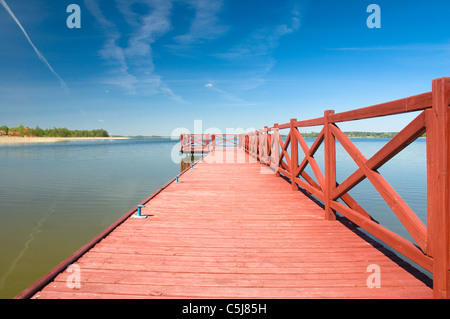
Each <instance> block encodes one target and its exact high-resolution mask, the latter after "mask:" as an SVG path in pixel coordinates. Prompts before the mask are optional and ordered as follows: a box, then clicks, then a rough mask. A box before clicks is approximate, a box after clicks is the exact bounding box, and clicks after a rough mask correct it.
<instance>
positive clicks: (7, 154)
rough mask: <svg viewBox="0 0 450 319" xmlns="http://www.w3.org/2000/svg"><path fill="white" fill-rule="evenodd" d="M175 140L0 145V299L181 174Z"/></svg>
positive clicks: (23, 285)
mask: <svg viewBox="0 0 450 319" xmlns="http://www.w3.org/2000/svg"><path fill="white" fill-rule="evenodd" d="M176 143H177V141H172V140H170V139H130V140H111V141H110V140H106V141H77V142H66V143H53V144H40V145H38V144H36V145H17V146H1V147H0V181H1V184H0V243H1V246H0V256H1V257H0V297H1V298H11V297H14V296H15V295H17V293H19V292H21V291H22V290H23V289H24V288H26V287H28V286H29V285H30V284H32V283H34V282H35V281H36V280H37V279H39V278H40V277H42V276H43V275H45V274H46V273H47V272H48V271H49V270H51V269H52V268H53V267H55V266H56V265H57V264H59V263H60V262H61V261H62V260H64V259H65V258H67V257H68V256H70V255H71V254H72V253H73V252H75V251H76V250H78V249H79V248H80V247H81V246H83V245H84V244H86V243H87V242H88V241H90V240H91V239H92V238H94V237H95V236H96V235H98V234H99V233H100V232H101V231H103V230H104V229H105V228H107V227H108V226H110V225H111V224H112V223H113V222H114V221H116V220H117V219H119V218H120V217H121V216H123V215H124V214H125V213H126V212H127V211H129V210H130V209H131V208H133V207H134V206H135V205H137V204H138V203H139V202H141V201H142V200H144V199H145V198H147V197H148V196H149V195H150V194H152V193H153V192H154V191H156V190H157V189H158V188H160V187H161V186H163V185H164V184H165V183H166V182H168V181H169V180H171V179H172V178H173V177H174V176H175V175H176V174H178V173H179V170H180V164H175V163H174V162H173V161H172V159H171V151H172V148H173V147H174V146H175V145H176Z"/></svg>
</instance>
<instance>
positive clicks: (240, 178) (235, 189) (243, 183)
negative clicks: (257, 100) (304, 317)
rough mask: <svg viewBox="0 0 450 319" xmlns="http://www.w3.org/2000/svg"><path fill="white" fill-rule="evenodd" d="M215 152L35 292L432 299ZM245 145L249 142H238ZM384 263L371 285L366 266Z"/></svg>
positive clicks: (361, 240)
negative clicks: (76, 277)
mask: <svg viewBox="0 0 450 319" xmlns="http://www.w3.org/2000/svg"><path fill="white" fill-rule="evenodd" d="M226 152H234V151H228V150H216V151H215V152H213V153H210V154H208V156H207V157H206V158H205V160H204V161H203V162H200V163H197V165H196V169H194V170H188V171H186V173H185V174H184V175H183V176H182V177H181V178H179V183H172V184H170V186H169V187H167V188H166V189H165V190H164V191H163V192H161V193H160V194H159V195H158V196H156V197H154V198H153V199H152V200H151V202H149V203H147V204H146V207H145V208H143V209H142V214H144V215H147V216H148V217H147V218H146V219H133V218H129V219H127V220H125V221H124V222H123V223H121V224H120V225H119V226H118V227H117V228H115V230H114V231H113V232H111V233H110V234H109V235H108V236H107V237H105V238H103V239H102V240H101V241H100V242H99V243H98V244H96V245H95V246H93V247H92V248H91V249H90V250H89V251H87V252H86V253H85V254H84V255H83V256H81V257H80V258H79V259H78V260H76V261H74V262H75V263H76V264H77V265H78V266H79V267H80V269H81V282H80V287H79V288H71V287H69V286H68V285H67V280H68V279H70V277H69V276H70V275H71V273H70V272H68V271H63V272H61V273H60V274H59V275H58V276H56V278H55V280H54V281H53V282H51V283H49V284H48V285H46V286H45V287H44V288H43V289H41V291H39V292H37V293H36V294H35V295H34V296H33V298H37V299H45V298H94V299H101V298H116V299H118V298H127V299H130V298H146V299H148V298H269V299H272V298H396V299H397V298H430V297H431V296H432V289H431V288H430V287H429V283H428V282H427V281H423V280H420V279H418V276H419V275H420V273H419V272H418V271H417V270H413V269H412V268H411V267H410V266H408V264H407V263H406V262H405V261H402V260H400V259H399V258H398V257H397V256H396V255H394V254H393V253H392V252H390V251H388V250H386V249H385V248H384V247H383V246H382V245H381V244H379V243H377V242H375V241H373V240H370V239H368V238H366V237H365V236H364V235H363V234H362V233H361V232H359V230H358V229H357V228H355V227H354V226H352V224H350V223H347V222H346V221H345V220H344V221H340V220H336V221H325V220H324V219H323V209H322V208H321V207H320V206H319V205H317V204H316V203H314V202H313V201H311V200H310V199H309V198H308V197H306V196H305V195H303V194H302V193H300V192H292V191H291V190H290V189H291V186H290V185H289V183H287V182H286V181H285V180H284V179H282V178H278V177H276V176H275V175H274V174H270V175H269V174H262V173H261V168H263V167H264V166H262V165H261V164H259V163H238V162H233V163H230V162H226V163H218V161H216V160H215V159H214V157H218V158H221V157H227V156H226V155H224V153H226ZM239 152H242V153H243V154H244V151H243V150H240V151H239ZM371 264H377V265H379V266H380V267H381V270H382V274H381V278H382V286H381V288H379V289H378V288H377V289H370V288H369V287H368V286H367V278H368V276H369V275H370V273H368V272H367V267H368V266H369V265H371Z"/></svg>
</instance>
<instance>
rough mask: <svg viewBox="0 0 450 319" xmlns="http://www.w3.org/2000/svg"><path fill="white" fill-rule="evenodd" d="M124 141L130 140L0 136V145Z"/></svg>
mask: <svg viewBox="0 0 450 319" xmlns="http://www.w3.org/2000/svg"><path fill="white" fill-rule="evenodd" d="M123 139H128V137H17V136H0V145H10V144H35V143H55V142H65V141H80V140H123Z"/></svg>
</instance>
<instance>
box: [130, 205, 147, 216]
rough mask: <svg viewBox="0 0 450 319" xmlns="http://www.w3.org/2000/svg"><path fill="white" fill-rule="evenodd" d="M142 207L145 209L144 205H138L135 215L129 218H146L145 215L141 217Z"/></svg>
mask: <svg viewBox="0 0 450 319" xmlns="http://www.w3.org/2000/svg"><path fill="white" fill-rule="evenodd" d="M142 207H145V205H138V206H137V214H135V215H133V216H131V218H147V216H146V215H142V214H141V208H142Z"/></svg>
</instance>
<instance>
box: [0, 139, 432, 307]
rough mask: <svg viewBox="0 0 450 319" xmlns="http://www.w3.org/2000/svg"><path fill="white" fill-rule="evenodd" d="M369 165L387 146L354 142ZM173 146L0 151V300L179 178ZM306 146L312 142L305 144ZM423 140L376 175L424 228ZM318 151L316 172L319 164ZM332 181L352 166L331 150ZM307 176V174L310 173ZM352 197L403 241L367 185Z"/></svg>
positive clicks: (136, 142)
mask: <svg viewBox="0 0 450 319" xmlns="http://www.w3.org/2000/svg"><path fill="white" fill-rule="evenodd" d="M353 141H354V143H355V144H356V146H357V147H358V148H359V149H360V150H361V151H362V152H363V153H364V155H366V157H368V158H369V157H370V156H371V155H373V154H374V153H375V152H376V151H377V150H379V149H380V148H381V147H382V146H383V145H384V144H385V143H386V142H387V141H388V140H384V139H354V140H353ZM177 142H178V141H172V140H170V139H130V140H112V141H109V140H105V141H77V142H67V143H53V144H36V145H17V146H1V147H0V243H1V246H0V256H1V257H0V298H13V297H14V296H16V295H17V294H18V293H19V292H21V291H22V290H23V289H25V288H27V287H28V286H30V285H31V284H33V283H34V282H35V281H36V280H38V279H39V278H41V277H42V276H43V275H45V274H46V273H47V272H48V271H50V270H51V269H52V268H53V267H55V266H56V265H57V264H59V263H60V262H61V261H62V260H64V259H65V258H67V257H68V256H70V255H71V254H72V253H73V252H75V251H76V250H78V249H79V248H80V247H81V246H83V245H84V244H86V243H87V242H88V241H90V240H91V239H92V238H93V237H95V236H96V235H98V234H99V233H100V232H101V231H103V230H104V229H105V228H107V227H108V226H110V225H111V224H112V223H113V222H114V221H116V220H117V219H118V218H120V217H121V216H123V215H124V214H125V213H126V212H127V211H129V210H130V209H131V208H133V207H134V206H135V205H136V204H138V203H139V202H141V201H142V200H144V199H145V198H147V197H148V196H149V195H150V194H152V193H153V192H154V191H156V190H157V189H158V188H160V187H161V186H163V185H164V184H165V183H166V182H167V181H169V180H171V179H172V178H173V177H174V176H175V175H177V174H178V173H179V172H180V164H177V163H174V162H173V161H172V158H171V153H172V150H173V148H174V147H176V144H177ZM308 142H309V143H312V140H308ZM425 151H426V148H425V140H424V139H419V140H417V141H416V142H414V143H413V144H412V145H410V146H409V147H408V148H407V149H406V150H404V151H403V152H402V153H400V154H399V155H397V156H396V157H395V158H394V159H392V160H391V161H390V162H388V163H387V164H386V165H385V166H383V167H382V168H381V169H380V170H379V171H380V172H381V173H382V174H383V176H385V178H386V179H387V180H388V182H390V183H391V185H392V186H393V187H394V189H396V190H397V192H398V193H399V194H400V195H401V196H402V197H403V198H404V199H405V201H406V202H407V203H408V204H409V205H410V207H411V208H412V209H413V210H414V211H415V212H416V214H417V215H418V216H419V218H420V219H421V220H422V221H423V222H424V223H426V162H425V158H426V157H425ZM322 153H323V151H322V150H321V149H319V152H318V154H317V156H316V158H317V162H318V163H319V166H321V167H323V158H322V157H321V155H320V154H322ZM337 167H338V170H337V175H338V178H337V179H338V181H342V180H343V179H345V178H346V177H348V176H349V175H350V174H351V173H353V172H354V170H355V169H356V165H355V164H354V163H353V161H351V159H350V158H349V157H348V155H346V153H345V151H344V150H343V149H342V148H341V147H339V146H338V147H337ZM309 173H310V175H312V172H311V171H309ZM350 193H351V195H352V196H353V197H354V198H355V199H357V200H358V201H359V202H360V204H361V205H362V206H363V207H364V208H365V209H366V210H367V211H369V212H370V213H371V214H372V215H373V217H374V218H375V219H377V220H379V221H380V222H381V223H382V224H383V225H385V226H386V227H388V228H389V229H391V230H394V231H396V232H397V233H399V234H402V235H403V236H404V237H406V238H408V239H410V237H409V235H408V234H407V233H406V232H405V230H404V228H403V226H402V225H401V224H400V223H399V222H398V221H397V220H396V218H395V215H394V214H393V213H392V211H391V210H390V209H389V207H388V206H387V205H386V204H385V203H384V201H383V200H382V199H381V197H380V196H379V195H377V193H376V191H375V190H374V188H373V187H372V186H371V185H370V183H369V182H367V181H363V182H362V183H361V184H360V185H358V186H357V187H356V188H355V189H354V190H352V191H351V192H350Z"/></svg>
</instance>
